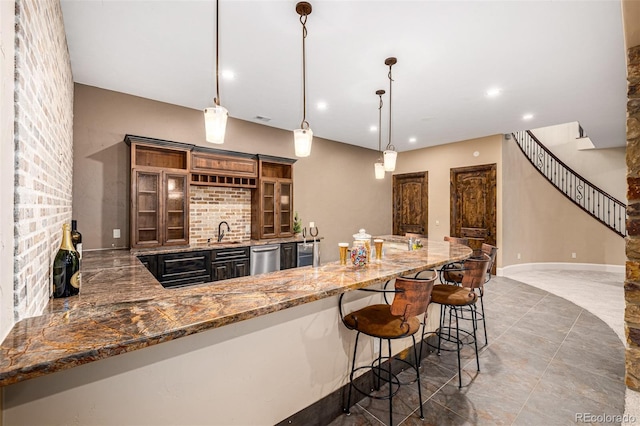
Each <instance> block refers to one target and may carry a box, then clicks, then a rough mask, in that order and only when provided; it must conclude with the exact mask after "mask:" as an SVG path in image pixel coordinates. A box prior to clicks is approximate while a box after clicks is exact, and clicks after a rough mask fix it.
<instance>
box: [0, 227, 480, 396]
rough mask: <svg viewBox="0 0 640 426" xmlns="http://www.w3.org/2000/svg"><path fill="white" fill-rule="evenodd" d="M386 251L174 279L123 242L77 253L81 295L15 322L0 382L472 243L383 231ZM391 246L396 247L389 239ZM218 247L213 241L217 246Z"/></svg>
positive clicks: (212, 324)
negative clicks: (187, 282)
mask: <svg viewBox="0 0 640 426" xmlns="http://www.w3.org/2000/svg"><path fill="white" fill-rule="evenodd" d="M382 238H383V239H385V241H386V242H387V244H386V249H385V256H384V258H383V259H382V261H380V262H377V263H376V262H373V263H370V264H368V265H367V266H366V267H364V268H360V269H356V268H354V267H352V266H350V265H348V266H341V265H340V264H339V262H329V263H325V264H324V265H322V266H320V267H318V268H313V267H311V266H306V267H302V268H294V269H287V270H284V271H277V272H271V273H268V274H261V275H254V276H248V277H242V278H234V279H230V280H224V281H216V282H213V283H207V284H199V285H193V286H189V287H181V288H175V289H170V288H164V287H162V285H161V284H160V283H159V282H158V281H157V280H156V279H155V278H154V276H153V275H152V274H151V273H150V272H149V271H148V270H147V269H146V268H145V267H144V266H143V265H142V263H140V261H139V260H138V258H137V255H140V254H142V253H140V252H138V253H131V252H129V251H128V250H107V251H94V252H88V253H86V254H85V256H84V257H83V260H82V262H83V263H82V289H81V294H80V295H79V296H74V297H70V298H65V299H51V300H50V302H49V304H48V306H47V307H46V309H45V312H44V313H43V314H42V315H40V316H37V317H31V318H26V319H24V320H21V321H20V322H18V323H16V324H15V326H14V327H13V329H12V330H11V331H10V333H9V335H8V336H7V337H6V338H5V340H4V341H3V342H2V345H1V346H0V386H6V385H10V384H13V383H17V382H20V381H24V380H27V379H30V378H34V377H38V376H43V375H46V374H50V373H54V372H56V371H60V370H64V369H68V368H72V367H75V366H78V365H82V364H86V363H90V362H93V361H97V360H100V359H104V358H108V357H111V356H115V355H118V354H121V353H125V352H130V351H134V350H137V349H141V348H144V347H147V346H151V345H155V344H158V343H162V342H165V341H169V340H173V339H177V338H179V337H183V336H187V335H190V334H194V333H199V332H201V331H205V330H208V329H212V328H217V327H221V326H224V325H227V324H232V323H235V322H239V321H243V320H247V319H251V318H256V317H259V316H262V315H266V314H269V313H272V312H276V311H279V310H282V309H287V308H290V307H293V306H298V305H301V304H304V303H309V302H313V301H316V300H320V299H324V298H327V297H331V296H334V295H339V294H341V293H345V292H348V291H353V290H357V289H359V288H364V287H368V286H371V285H373V284H377V283H381V282H385V281H387V280H390V279H393V278H395V277H398V276H402V275H409V274H415V273H417V272H420V271H423V270H426V269H430V268H434V267H437V266H440V265H442V264H444V263H447V262H449V261H456V260H462V259H465V258H467V257H469V256H470V255H471V254H472V251H471V249H470V248H468V247H465V246H461V245H457V244H451V245H450V244H449V243H447V242H440V241H429V240H426V239H425V240H424V241H423V242H424V247H423V248H422V249H420V250H415V251H407V250H406V249H404V250H403V249H402V248H401V247H402V246H403V245H404V246H405V247H406V239H405V238H403V237H398V236H382ZM394 246H395V247H394ZM214 248H215V247H214Z"/></svg>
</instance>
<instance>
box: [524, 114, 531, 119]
mask: <svg viewBox="0 0 640 426" xmlns="http://www.w3.org/2000/svg"><path fill="white" fill-rule="evenodd" d="M532 118H533V114H525V115H523V116H522V119H523V120H531V119H532Z"/></svg>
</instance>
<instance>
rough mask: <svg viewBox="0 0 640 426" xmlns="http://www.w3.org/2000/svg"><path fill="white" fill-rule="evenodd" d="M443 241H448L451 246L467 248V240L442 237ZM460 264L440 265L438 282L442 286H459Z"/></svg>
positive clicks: (460, 278)
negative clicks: (456, 245) (458, 245)
mask: <svg viewBox="0 0 640 426" xmlns="http://www.w3.org/2000/svg"><path fill="white" fill-rule="evenodd" d="M444 240H445V241H448V242H450V243H452V244H461V245H463V246H467V247H468V246H469V239H468V238H460V237H449V236H445V237H444ZM461 270H462V262H451V263H446V264H444V265H442V267H441V268H440V282H441V283H443V284H445V283H446V284H457V285H460V283H461V282H462V271H461Z"/></svg>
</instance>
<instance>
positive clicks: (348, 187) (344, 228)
mask: <svg viewBox="0 0 640 426" xmlns="http://www.w3.org/2000/svg"><path fill="white" fill-rule="evenodd" d="M74 114H75V117H74V181H73V216H74V217H75V218H76V219H77V220H78V228H79V229H80V231H81V232H82V236H83V245H84V248H85V249H97V248H111V247H128V246H129V241H128V233H129V231H128V230H129V151H128V147H127V145H126V144H125V143H124V142H122V141H123V138H124V135H125V134H127V133H129V134H134V135H139V136H148V137H153V138H159V139H167V140H172V141H176V142H185V143H192V144H196V145H202V146H210V145H208V144H207V143H206V142H205V139H204V122H203V114H202V112H201V111H197V110H193V109H189V108H184V107H180V106H176V105H169V104H165V103H161V102H156V101H152V100H149V99H143V98H138V97H135V96H130V95H125V94H122V93H116V92H111V91H108V90H102V89H98V88H95V87H90V86H84V85H81V84H76V88H75V109H74ZM231 114H232V115H233V111H231ZM216 148H218V146H216ZM220 148H222V149H226V150H231V151H239V152H247V153H260V154H269V155H276V156H282V157H288V158H295V156H294V150H293V136H292V134H291V132H288V131H284V130H280V129H275V128H272V127H268V126H263V125H260V124H255V123H250V122H247V121H241V120H235V119H230V120H229V123H228V126H227V135H226V138H225V143H224V145H222V146H221V147H220ZM376 159H377V152H376V151H373V150H368V149H363V148H358V147H355V146H351V145H346V144H342V143H337V142H333V141H328V140H324V139H320V138H315V139H314V142H313V149H312V151H311V156H310V157H308V158H301V159H298V161H297V162H296V163H295V165H294V209H295V210H296V211H298V212H299V214H300V218H301V219H302V221H303V225H304V226H308V224H309V222H311V221H313V222H315V223H316V226H318V228H319V231H320V235H321V236H322V237H324V240H323V243H322V260H323V261H327V260H336V259H337V247H336V246H337V244H338V242H339V241H351V239H352V238H351V235H352V234H354V233H356V232H357V230H358V229H359V228H362V227H364V228H365V229H366V230H367V231H368V232H371V233H374V234H386V233H390V232H391V209H390V206H391V181H390V179H386V180H385V181H383V182H380V181H376V180H375V179H374V178H373V163H374V162H375V160H376ZM216 225H217V224H216ZM114 228H119V229H121V230H122V236H123V238H121V239H119V240H115V239H113V238H112V230H113V229H114Z"/></svg>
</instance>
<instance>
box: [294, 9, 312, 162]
mask: <svg viewBox="0 0 640 426" xmlns="http://www.w3.org/2000/svg"><path fill="white" fill-rule="evenodd" d="M311 10H312V9H311V4H310V3H308V2H306V1H301V2H299V3H298V4H296V12H297V13H298V15H300V23H301V24H302V122H301V123H300V128H299V129H296V130H294V131H293V141H294V147H295V152H296V157H308V156H309V155H310V154H311V143H312V142H313V132H312V131H311V129H310V128H309V123H308V122H307V58H306V56H307V55H306V53H307V52H306V49H305V40H306V38H307V16H309V15H310V14H311Z"/></svg>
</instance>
